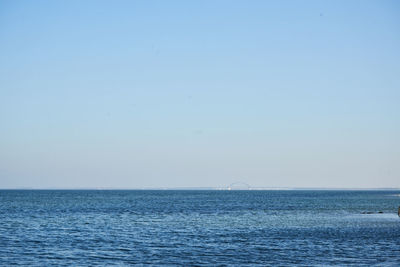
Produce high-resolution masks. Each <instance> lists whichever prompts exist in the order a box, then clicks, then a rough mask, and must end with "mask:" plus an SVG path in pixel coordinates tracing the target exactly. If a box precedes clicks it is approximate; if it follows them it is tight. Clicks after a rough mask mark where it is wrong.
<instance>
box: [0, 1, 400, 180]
mask: <svg viewBox="0 0 400 267" xmlns="http://www.w3.org/2000/svg"><path fill="white" fill-rule="evenodd" d="M236 181H242V182H246V183H248V184H250V185H252V186H266V187H400V2H399V1H4V0H0V187H1V188H15V187H34V188H53V187H68V188H71V187H72V188H75V187H118V188H140V187H198V186H216V187H219V186H227V185H228V184H230V183H232V182H236Z"/></svg>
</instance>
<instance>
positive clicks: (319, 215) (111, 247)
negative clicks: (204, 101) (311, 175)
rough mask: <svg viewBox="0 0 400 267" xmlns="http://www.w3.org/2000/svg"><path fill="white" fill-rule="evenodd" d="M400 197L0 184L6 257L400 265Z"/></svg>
mask: <svg viewBox="0 0 400 267" xmlns="http://www.w3.org/2000/svg"><path fill="white" fill-rule="evenodd" d="M399 205H400V191H297V190H295V191H213V190H209V191H181V190H177V191H172V190H171V191H170V190H166V191H163V190H159V191H157V190H155V191H147V190H146V191H145V190H143V191H140V190H131V191H122V190H104V191H100V190H87V191H85V190H0V265H1V266H14V265H29V266H46V265H56V266H97V265H107V266H109V265H131V264H141V265H145V264H151V265H189V266H190V265H212V266H214V265H249V266H253V265H263V266H265V265H274V266H276V265H282V266H292V265H306V266H310V265H323V266H327V265H340V266H343V265H346V266H349V265H355V266H360V265H365V266H370V265H377V266H400V218H399V217H398V215H397V208H398V206H399ZM379 211H381V212H383V213H378V212H379ZM365 212H373V213H372V214H364V213H365Z"/></svg>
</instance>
